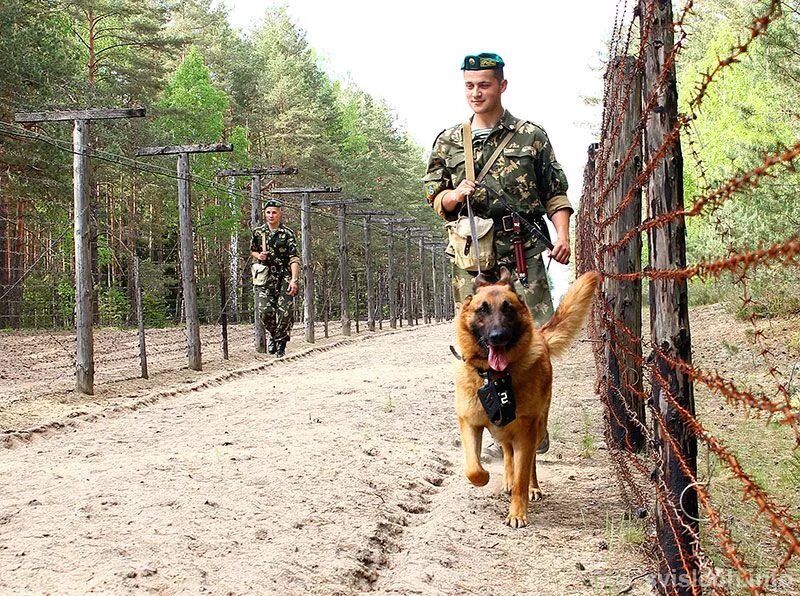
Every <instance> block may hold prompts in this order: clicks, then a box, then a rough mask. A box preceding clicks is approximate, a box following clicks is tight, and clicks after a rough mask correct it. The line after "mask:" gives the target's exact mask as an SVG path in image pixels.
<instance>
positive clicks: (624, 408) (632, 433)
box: [603, 56, 645, 452]
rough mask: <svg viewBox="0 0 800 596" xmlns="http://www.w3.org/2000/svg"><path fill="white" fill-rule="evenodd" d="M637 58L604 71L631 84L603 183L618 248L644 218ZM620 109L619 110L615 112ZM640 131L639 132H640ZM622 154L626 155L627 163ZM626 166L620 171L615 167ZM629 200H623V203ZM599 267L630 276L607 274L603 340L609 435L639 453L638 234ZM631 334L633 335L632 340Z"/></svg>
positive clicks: (609, 234)
mask: <svg viewBox="0 0 800 596" xmlns="http://www.w3.org/2000/svg"><path fill="white" fill-rule="evenodd" d="M635 63H636V59H635V58H633V57H632V56H625V57H622V58H619V59H618V60H617V61H615V62H612V64H611V65H610V66H609V69H608V72H607V74H606V85H607V86H608V87H611V86H612V85H614V84H615V81H616V84H617V85H619V84H622V83H621V82H620V81H619V80H618V79H619V77H618V76H616V75H618V74H621V75H622V76H621V79H622V81H624V82H625V84H626V85H627V84H628V83H629V85H630V91H629V95H628V96H627V98H626V102H624V103H622V104H617V105H616V109H614V108H612V112H611V118H612V121H616V120H617V119H618V118H619V117H620V116H622V126H621V128H620V132H619V134H618V135H617V137H616V139H615V140H614V143H613V146H612V151H611V158H610V159H609V160H608V161H607V163H606V171H605V181H606V183H608V182H609V181H611V180H616V181H617V183H616V184H615V186H614V187H613V188H610V189H608V190H607V199H606V200H605V201H604V203H603V219H604V220H611V219H612V218H613V220H611V221H610V223H608V222H607V223H606V226H605V229H604V239H603V242H604V243H605V245H606V246H616V245H617V244H618V243H619V242H620V241H621V240H622V238H623V237H624V236H625V235H626V234H627V233H628V231H629V230H632V229H636V228H637V227H638V226H639V224H641V222H642V191H641V188H633V185H634V181H635V179H636V176H637V175H638V174H639V172H640V170H641V161H642V158H641V137H640V138H638V139H637V138H636V134H637V126H638V123H639V120H640V119H641V114H642V103H641V94H642V81H641V72H639V71H637V70H636V67H635ZM620 110H623V114H619V111H620ZM639 134H641V133H639ZM626 153H630V155H629V156H628V161H627V163H623V162H624V158H625V155H626ZM620 168H624V169H623V171H622V172H621V173H620V172H619V169H620ZM626 202H627V204H625V203H626ZM603 270H604V271H606V272H608V273H611V274H634V275H635V278H634V279H631V280H623V281H620V280H617V279H613V278H611V277H605V278H604V280H603V293H604V294H605V299H606V300H607V301H608V304H609V309H610V310H611V313H612V316H613V318H614V321H612V324H610V325H608V330H609V332H610V334H611V337H607V338H606V341H605V354H606V366H607V367H608V377H607V381H606V382H607V384H608V386H607V391H608V401H609V406H610V410H611V416H609V421H608V422H609V428H610V431H611V437H612V439H613V441H614V442H615V444H616V447H617V448H619V449H628V450H629V451H635V452H639V451H641V450H642V448H643V447H644V443H645V436H644V433H643V429H644V424H645V415H644V406H645V404H644V401H643V400H642V399H641V398H639V396H640V395H641V393H642V386H643V379H642V364H641V362H642V343H641V341H640V340H639V338H640V337H641V334H642V280H641V272H642V237H641V235H640V234H636V235H634V236H633V237H632V238H631V239H630V240H629V241H628V242H626V243H625V244H624V245H622V246H619V247H618V248H615V249H614V250H609V251H607V252H606V253H605V254H604V262H603ZM620 322H621V323H622V325H624V326H625V328H626V329H628V330H629V331H630V336H628V335H627V334H624V333H618V329H619V324H620ZM632 338H635V339H632Z"/></svg>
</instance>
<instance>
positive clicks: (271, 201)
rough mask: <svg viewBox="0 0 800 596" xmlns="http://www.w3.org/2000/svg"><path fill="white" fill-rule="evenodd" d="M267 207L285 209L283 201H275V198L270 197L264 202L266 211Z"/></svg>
mask: <svg viewBox="0 0 800 596" xmlns="http://www.w3.org/2000/svg"><path fill="white" fill-rule="evenodd" d="M267 207H283V201H281V200H280V199H275V198H273V197H270V198H269V199H267V200H266V201H264V209H266V208H267Z"/></svg>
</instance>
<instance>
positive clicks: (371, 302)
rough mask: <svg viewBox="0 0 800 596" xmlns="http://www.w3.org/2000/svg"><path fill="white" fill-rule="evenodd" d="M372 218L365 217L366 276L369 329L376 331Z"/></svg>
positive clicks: (369, 216)
mask: <svg viewBox="0 0 800 596" xmlns="http://www.w3.org/2000/svg"><path fill="white" fill-rule="evenodd" d="M371 232H372V216H371V215H365V216H364V275H365V276H366V278H367V317H366V319H367V329H369V330H370V331H375V286H374V284H373V281H372V234H371Z"/></svg>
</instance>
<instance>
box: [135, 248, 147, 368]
mask: <svg viewBox="0 0 800 596" xmlns="http://www.w3.org/2000/svg"><path fill="white" fill-rule="evenodd" d="M133 285H134V294H135V295H136V322H137V324H138V327H139V365H140V366H141V369H142V378H143V379H148V378H150V377H149V374H148V372H147V346H146V345H145V336H144V308H143V307H142V283H141V279H140V277H139V257H138V256H137V255H136V254H134V255H133Z"/></svg>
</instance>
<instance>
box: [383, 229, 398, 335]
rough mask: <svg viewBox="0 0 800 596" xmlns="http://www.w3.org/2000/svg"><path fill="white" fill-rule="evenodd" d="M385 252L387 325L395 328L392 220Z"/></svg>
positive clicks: (395, 300)
mask: <svg viewBox="0 0 800 596" xmlns="http://www.w3.org/2000/svg"><path fill="white" fill-rule="evenodd" d="M386 254H387V261H386V267H387V273H386V276H387V278H388V279H387V280H386V283H387V286H388V287H389V327H391V328H392V329H396V328H397V293H396V292H395V281H396V276H395V272H394V222H391V221H390V222H389V238H387V244H386Z"/></svg>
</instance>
